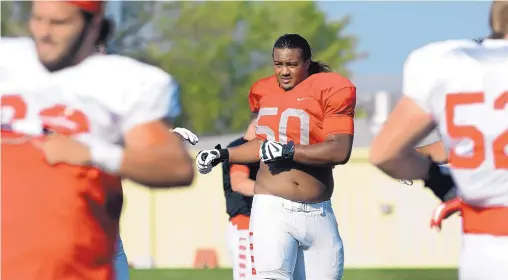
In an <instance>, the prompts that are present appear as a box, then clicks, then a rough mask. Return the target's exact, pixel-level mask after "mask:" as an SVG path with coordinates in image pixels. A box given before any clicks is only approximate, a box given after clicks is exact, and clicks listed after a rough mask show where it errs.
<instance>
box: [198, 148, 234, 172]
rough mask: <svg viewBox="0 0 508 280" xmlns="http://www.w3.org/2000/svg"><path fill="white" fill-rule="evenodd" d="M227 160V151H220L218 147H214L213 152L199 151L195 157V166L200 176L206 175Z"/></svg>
mask: <svg viewBox="0 0 508 280" xmlns="http://www.w3.org/2000/svg"><path fill="white" fill-rule="evenodd" d="M228 159H229V153H228V151H227V149H221V146H220V145H217V146H215V149H214V150H201V151H199V153H198V155H197V156H196V166H197V167H198V171H199V173H201V174H208V173H210V171H212V168H214V167H215V166H216V165H217V164H219V163H220V162H221V161H226V160H228Z"/></svg>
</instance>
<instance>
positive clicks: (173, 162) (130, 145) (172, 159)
mask: <svg viewBox="0 0 508 280" xmlns="http://www.w3.org/2000/svg"><path fill="white" fill-rule="evenodd" d="M119 174H120V175H121V176H123V177H126V178H129V179H131V180H133V181H136V182H138V183H141V184H143V185H147V186H151V187H167V186H183V185H190V184H191V183H192V179H193V177H194V168H193V166H192V159H191V157H190V156H189V154H188V153H187V150H186V148H185V146H184V144H183V142H182V140H181V139H180V137H179V136H178V134H175V133H172V132H171V131H170V130H169V129H168V127H167V125H165V123H164V122H162V121H154V122H151V123H148V124H142V125H138V126H135V127H134V128H132V129H131V130H130V131H129V132H128V133H127V134H126V135H125V149H124V153H123V160H122V164H121V167H120V170H119Z"/></svg>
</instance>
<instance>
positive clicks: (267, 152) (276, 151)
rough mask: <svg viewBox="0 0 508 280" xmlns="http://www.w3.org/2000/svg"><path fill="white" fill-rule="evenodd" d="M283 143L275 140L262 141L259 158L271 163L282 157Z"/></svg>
mask: <svg viewBox="0 0 508 280" xmlns="http://www.w3.org/2000/svg"><path fill="white" fill-rule="evenodd" d="M283 150H284V144H281V143H279V142H275V141H269V140H267V141H264V142H263V144H261V146H260V147H259V158H260V159H261V161H263V162H264V163H272V162H275V161H278V160H281V159H282V158H283V155H282V151H283Z"/></svg>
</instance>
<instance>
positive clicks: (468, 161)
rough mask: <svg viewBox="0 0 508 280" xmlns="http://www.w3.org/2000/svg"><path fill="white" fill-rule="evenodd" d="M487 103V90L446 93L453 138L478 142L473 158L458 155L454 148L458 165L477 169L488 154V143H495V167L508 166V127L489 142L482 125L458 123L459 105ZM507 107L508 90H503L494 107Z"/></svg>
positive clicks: (452, 162)
mask: <svg viewBox="0 0 508 280" xmlns="http://www.w3.org/2000/svg"><path fill="white" fill-rule="evenodd" d="M484 102H485V93H483V92H472V93H453V94H448V95H447V96H446V108H445V110H446V127H447V131H448V135H449V136H450V137H451V138H452V139H462V138H468V139H470V140H471V141H473V142H474V150H473V155H472V156H469V157H468V156H461V155H458V154H457V153H456V152H455V150H454V149H451V151H450V155H449V162H450V165H451V166H452V167H454V168H462V169H473V168H477V167H479V166H480V165H481V164H482V163H483V162H484V161H485V159H486V157H487V154H486V153H487V151H486V149H485V147H486V145H492V152H493V155H492V158H493V160H494V168H496V169H506V168H508V156H507V155H506V153H505V151H506V146H507V145H508V128H505V130H504V132H503V133H501V135H499V136H497V138H495V139H494V141H493V142H492V143H489V142H487V141H486V140H485V136H484V134H483V133H482V131H480V130H479V129H478V128H476V127H474V126H472V125H456V124H455V123H454V118H455V109H456V107H458V106H467V105H473V104H481V103H484ZM506 106H508V91H505V92H503V93H502V94H501V95H500V96H499V97H498V98H497V99H496V100H495V101H494V106H493V108H492V109H493V110H505V109H506ZM481 117H483V116H478V118H481ZM492 121H495V120H492ZM503 121H506V120H503Z"/></svg>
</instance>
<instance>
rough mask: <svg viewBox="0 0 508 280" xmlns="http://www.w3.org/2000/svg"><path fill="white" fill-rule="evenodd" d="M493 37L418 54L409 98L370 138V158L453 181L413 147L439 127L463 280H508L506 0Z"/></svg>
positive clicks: (410, 69) (399, 172) (386, 167)
mask: <svg viewBox="0 0 508 280" xmlns="http://www.w3.org/2000/svg"><path fill="white" fill-rule="evenodd" d="M491 29H492V36H490V37H489V38H487V39H485V40H483V41H482V42H476V41H473V40H453V41H444V42H438V43H432V44H429V45H426V46H424V47H422V48H420V49H417V50H415V51H413V52H412V53H411V54H410V55H409V57H408V59H407V61H406V63H405V66H404V82H403V90H404V97H403V98H402V99H401V101H400V102H399V104H398V105H397V106H396V108H395V109H394V110H393V112H392V114H391V115H390V117H389V118H388V120H387V122H386V123H385V126H384V127H383V129H382V131H381V132H380V133H379V135H378V136H377V137H376V139H375V140H374V142H373V145H372V149H371V153H370V161H371V162H372V163H373V164H374V165H376V166H377V167H379V168H380V169H381V170H382V171H384V172H385V173H386V174H388V175H390V176H392V177H394V178H398V179H406V180H413V179H424V180H425V182H426V185H428V184H429V183H431V184H433V185H438V184H439V183H440V182H442V183H443V185H445V186H448V184H449V183H450V182H452V183H453V181H452V180H451V178H450V175H448V174H446V173H444V172H442V171H441V169H440V168H439V166H438V164H437V163H435V162H433V161H431V160H430V159H429V158H426V157H424V156H422V155H420V154H419V153H417V152H416V151H415V150H414V149H413V148H412V147H413V145H414V144H415V143H417V142H418V141H419V140H421V139H422V138H423V137H424V136H425V135H426V134H428V133H429V132H430V131H431V130H432V129H433V128H434V127H437V128H438V129H439V132H440V135H441V136H442V141H443V143H444V145H445V147H446V148H447V150H449V155H448V161H449V165H450V170H451V177H453V180H454V181H455V182H456V185H457V188H458V194H459V197H460V201H458V204H459V205H458V206H456V207H458V208H459V209H460V211H461V213H462V230H463V236H462V238H463V242H462V252H461V259H460V266H459V278H460V279H461V280H506V279H508V265H507V264H508V254H507V252H508V223H507V221H508V147H507V145H508V114H507V113H508V71H507V69H508V40H507V39H508V36H507V35H508V3H507V2H494V3H493V5H492V10H491Z"/></svg>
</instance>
